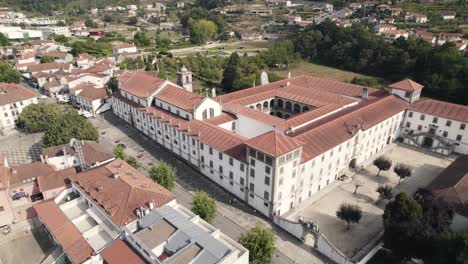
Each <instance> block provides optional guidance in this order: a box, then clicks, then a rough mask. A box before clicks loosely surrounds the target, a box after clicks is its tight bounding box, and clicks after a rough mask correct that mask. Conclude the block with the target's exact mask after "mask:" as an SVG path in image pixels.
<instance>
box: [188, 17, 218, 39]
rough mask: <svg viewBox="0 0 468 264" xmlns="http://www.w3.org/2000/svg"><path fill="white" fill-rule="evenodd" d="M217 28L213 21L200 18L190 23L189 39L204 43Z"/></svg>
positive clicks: (213, 34) (212, 35)
mask: <svg viewBox="0 0 468 264" xmlns="http://www.w3.org/2000/svg"><path fill="white" fill-rule="evenodd" d="M217 30H218V28H217V27H216V24H215V23H214V22H213V21H210V20H206V19H200V20H198V21H196V22H195V23H193V24H192V28H191V30H190V40H191V41H192V42H193V43H195V44H205V43H206V42H207V41H208V40H210V39H212V38H213V37H214V36H215V35H216V31H217Z"/></svg>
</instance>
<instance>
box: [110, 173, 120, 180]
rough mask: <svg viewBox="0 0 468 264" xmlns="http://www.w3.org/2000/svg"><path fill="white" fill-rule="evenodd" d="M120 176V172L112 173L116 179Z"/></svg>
mask: <svg viewBox="0 0 468 264" xmlns="http://www.w3.org/2000/svg"><path fill="white" fill-rule="evenodd" d="M119 177H120V174H119V173H114V174H112V178H114V179H118V178H119Z"/></svg>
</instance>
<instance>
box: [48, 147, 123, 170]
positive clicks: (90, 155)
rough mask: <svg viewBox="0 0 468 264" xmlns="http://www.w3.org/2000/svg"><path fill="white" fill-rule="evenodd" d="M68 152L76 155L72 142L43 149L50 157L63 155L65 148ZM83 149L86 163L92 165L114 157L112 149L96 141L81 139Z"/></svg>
mask: <svg viewBox="0 0 468 264" xmlns="http://www.w3.org/2000/svg"><path fill="white" fill-rule="evenodd" d="M64 149H65V151H66V152H67V154H70V155H75V154H76V151H75V149H74V148H72V147H70V144H63V145H59V146H54V147H49V148H45V149H43V150H42V154H43V155H47V156H48V157H57V156H62V155H63V150H64ZM81 149H82V150H83V156H84V159H85V162H86V165H87V166H88V167H89V166H92V165H94V164H96V163H98V162H99V163H102V162H104V161H107V160H110V159H112V158H114V154H113V153H112V151H110V150H108V149H106V147H105V146H103V145H100V144H99V143H97V142H94V141H81Z"/></svg>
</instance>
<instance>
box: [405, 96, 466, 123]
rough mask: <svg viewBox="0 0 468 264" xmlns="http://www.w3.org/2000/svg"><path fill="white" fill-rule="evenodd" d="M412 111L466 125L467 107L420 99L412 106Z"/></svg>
mask: <svg viewBox="0 0 468 264" xmlns="http://www.w3.org/2000/svg"><path fill="white" fill-rule="evenodd" d="M409 109H410V110H412V111H415V112H420V113H425V114H429V115H433V116H438V117H442V118H447V119H451V120H456V121H460V122H465V123H468V106H466V105H459V104H453V103H448V102H443V101H438V100H434V99H422V100H420V101H417V102H416V103H414V104H412V105H411V106H410V108H409Z"/></svg>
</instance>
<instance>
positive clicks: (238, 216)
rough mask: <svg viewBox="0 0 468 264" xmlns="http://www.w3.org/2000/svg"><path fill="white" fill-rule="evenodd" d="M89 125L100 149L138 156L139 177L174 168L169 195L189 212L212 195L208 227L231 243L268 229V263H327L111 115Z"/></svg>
mask: <svg viewBox="0 0 468 264" xmlns="http://www.w3.org/2000/svg"><path fill="white" fill-rule="evenodd" d="M92 122H93V124H94V125H95V126H96V127H97V128H98V129H99V132H100V139H99V140H100V142H101V143H103V145H105V146H109V147H113V146H115V145H116V144H117V143H124V144H125V145H126V146H127V148H126V154H128V155H133V156H141V157H140V158H138V160H139V162H140V163H141V164H142V166H143V168H142V171H143V173H145V174H147V173H148V171H147V170H148V168H149V167H150V165H151V164H155V163H157V162H158V160H162V161H165V162H167V163H169V164H171V165H172V166H173V167H175V168H176V170H177V184H176V187H175V188H174V190H173V192H174V194H175V195H176V197H177V200H178V201H179V202H180V203H181V204H182V205H184V206H186V207H187V208H190V207H191V201H192V195H193V193H195V192H196V191H198V190H203V191H206V192H208V193H209V194H210V195H212V196H213V197H214V198H215V199H216V200H217V201H218V203H217V204H218V213H217V215H216V217H215V219H214V220H213V221H212V224H213V225H214V226H216V227H218V228H220V229H221V231H223V232H224V233H225V234H227V235H229V236H230V237H232V238H233V239H236V240H237V239H238V238H239V237H240V235H241V234H242V233H244V232H245V231H246V230H248V229H250V228H252V227H255V226H256V225H263V226H271V227H272V228H273V229H274V231H275V234H276V236H277V240H276V246H277V250H276V251H275V254H274V257H273V260H272V263H308V264H311V263H314V264H315V263H317V264H318V263H328V262H327V261H325V260H324V259H323V258H322V257H321V256H320V255H319V254H318V253H316V252H315V251H312V250H310V249H308V248H307V247H306V246H304V245H303V244H302V242H300V241H298V240H297V239H296V238H295V237H293V236H291V235H290V234H288V233H286V232H285V231H283V230H281V229H279V228H277V227H276V226H274V225H272V223H271V222H270V221H269V220H268V219H266V218H264V217H263V216H261V215H259V214H255V213H254V212H253V209H252V208H251V207H250V206H248V205H246V204H245V203H242V202H237V203H236V204H235V205H234V206H233V205H231V204H229V200H231V199H234V196H232V195H230V194H229V193H228V192H227V191H225V190H224V189H222V188H221V187H219V186H218V185H216V184H215V183H213V182H211V181H210V180H209V179H208V178H206V177H205V176H203V175H202V174H200V173H199V172H198V171H197V170H195V169H193V168H192V167H190V166H189V165H187V164H186V163H185V162H183V161H181V160H179V159H178V158H176V157H175V156H174V155H172V154H171V153H170V152H169V151H167V150H165V149H163V148H162V147H160V146H159V145H158V144H157V143H156V142H154V141H152V140H150V139H149V138H147V137H145V136H144V135H143V134H141V133H140V132H139V131H137V130H136V129H135V128H133V127H131V126H130V125H128V124H126V123H125V122H124V121H122V120H120V119H119V118H118V117H116V116H115V115H114V114H113V113H111V112H107V113H105V114H104V115H103V116H99V117H97V118H96V119H92Z"/></svg>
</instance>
